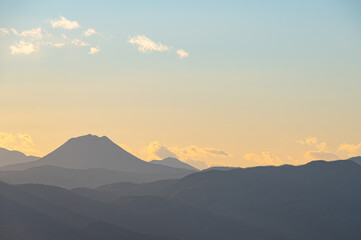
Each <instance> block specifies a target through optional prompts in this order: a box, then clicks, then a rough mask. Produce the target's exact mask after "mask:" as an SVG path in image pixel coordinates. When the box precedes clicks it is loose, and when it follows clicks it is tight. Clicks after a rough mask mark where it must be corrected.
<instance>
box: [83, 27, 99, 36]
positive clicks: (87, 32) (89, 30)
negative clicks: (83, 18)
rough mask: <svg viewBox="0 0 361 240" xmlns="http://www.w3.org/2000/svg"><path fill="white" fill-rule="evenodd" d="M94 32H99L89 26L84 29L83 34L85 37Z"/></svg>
mask: <svg viewBox="0 0 361 240" xmlns="http://www.w3.org/2000/svg"><path fill="white" fill-rule="evenodd" d="M94 34H100V33H98V32H97V31H95V30H94V29H92V28H89V29H88V30H86V31H84V36H86V37H90V36H91V35H94Z"/></svg>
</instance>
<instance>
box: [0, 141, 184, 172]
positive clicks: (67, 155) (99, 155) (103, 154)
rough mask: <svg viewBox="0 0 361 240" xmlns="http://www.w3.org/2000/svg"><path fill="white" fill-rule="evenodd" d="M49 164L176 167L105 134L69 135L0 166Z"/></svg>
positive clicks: (142, 168)
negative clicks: (43, 151) (33, 156)
mask: <svg viewBox="0 0 361 240" xmlns="http://www.w3.org/2000/svg"><path fill="white" fill-rule="evenodd" d="M44 165H51V166H56V167H62V168H71V169H91V168H103V169H109V170H116V171H123V172H142V173H155V172H169V171H174V172H177V171H179V169H177V168H171V167H168V166H164V165H159V164H152V163H148V162H145V161H143V160H141V159H139V158H137V157H136V156H134V155H132V154H130V153H128V152H127V151H125V150H124V149H122V148H121V147H120V146H118V145H116V144H115V143H114V142H112V141H111V140H110V139H109V138H107V137H105V136H103V137H98V136H96V135H91V134H88V135H84V136H80V137H76V138H71V139H69V140H68V141H67V142H65V143H64V144H63V145H61V146H60V147H59V148H57V149H55V150H54V151H53V152H51V153H49V154H47V155H46V156H44V157H43V158H40V159H39V160H36V161H33V162H29V163H20V164H15V165H8V166H4V167H2V168H1V170H25V169H28V168H31V167H39V166H44Z"/></svg>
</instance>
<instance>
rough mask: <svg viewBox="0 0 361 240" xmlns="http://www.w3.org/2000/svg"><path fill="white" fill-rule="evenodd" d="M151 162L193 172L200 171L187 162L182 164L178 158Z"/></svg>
mask: <svg viewBox="0 0 361 240" xmlns="http://www.w3.org/2000/svg"><path fill="white" fill-rule="evenodd" d="M150 162H151V163H154V164H160V165H163V166H168V167H174V168H183V169H188V170H192V171H199V170H198V169H197V168H195V167H193V166H191V165H189V164H187V163H185V162H182V161H180V160H178V159H176V158H172V157H168V158H164V159H162V160H152V161H150Z"/></svg>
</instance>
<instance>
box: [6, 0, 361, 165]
mask: <svg viewBox="0 0 361 240" xmlns="http://www.w3.org/2000/svg"><path fill="white" fill-rule="evenodd" d="M360 92H361V3H360V2H359V1H351V0H346V1H333V0H329V1H324V0H320V1H310V0H305V1H285V0H284V1H278V0H275V1H266V0H264V1H262V0H261V1H67V0H63V1H31V2H30V1H16V0H14V1H2V0H1V1H0V147H3V148H7V149H11V150H19V151H22V152H24V153H25V154H28V155H37V156H44V155H46V154H47V153H49V152H51V151H53V150H54V149H56V148H57V147H59V146H60V145H61V144H63V143H64V142H65V141H67V140H68V139H69V138H72V137H76V136H80V135H85V134H89V133H91V134H96V135H99V136H104V135H105V136H108V137H109V138H110V139H112V140H113V141H114V142H115V143H117V144H118V145H120V146H122V147H123V148H124V149H126V150H127V151H130V152H131V153H133V154H135V155H136V156H138V157H140V158H141V159H144V160H147V161H148V160H152V159H162V158H164V157H169V156H172V157H177V158H179V159H181V160H183V161H186V162H188V163H190V164H193V165H194V166H196V167H199V168H205V167H209V166H216V165H225V166H241V167H248V166H257V165H270V164H272V165H281V164H295V165H297V164H303V163H305V162H308V161H311V160H317V159H324V160H334V159H345V158H348V157H352V156H357V155H361V124H360V122H361V101H360Z"/></svg>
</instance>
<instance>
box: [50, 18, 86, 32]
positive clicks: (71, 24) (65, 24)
mask: <svg viewBox="0 0 361 240" xmlns="http://www.w3.org/2000/svg"><path fill="white" fill-rule="evenodd" d="M50 23H51V25H52V26H53V28H63V29H66V30H72V29H76V28H80V25H79V23H78V22H77V21H70V20H68V19H66V18H65V17H63V16H62V17H60V19H53V20H50Z"/></svg>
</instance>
